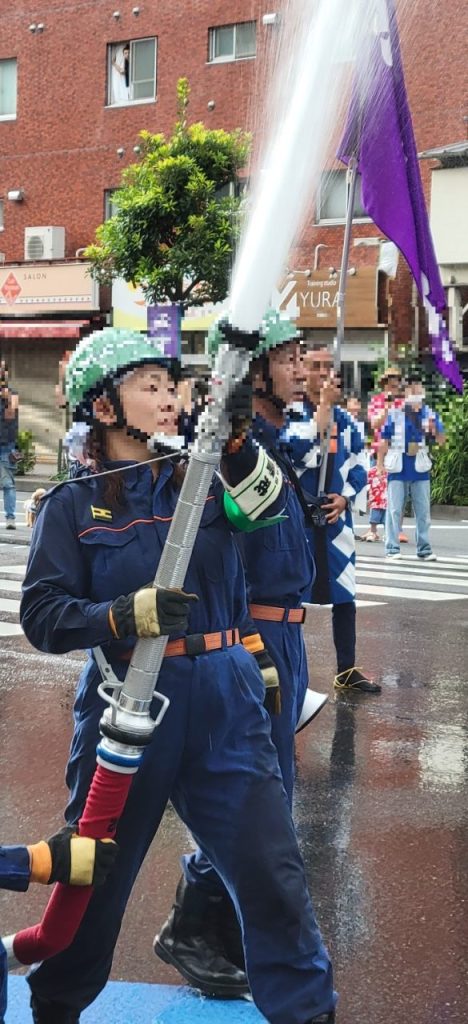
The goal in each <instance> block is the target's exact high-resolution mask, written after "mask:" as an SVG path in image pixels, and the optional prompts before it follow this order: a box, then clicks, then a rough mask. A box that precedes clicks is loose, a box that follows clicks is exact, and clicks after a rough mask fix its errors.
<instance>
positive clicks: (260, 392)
mask: <svg viewBox="0 0 468 1024" xmlns="http://www.w3.org/2000/svg"><path fill="white" fill-rule="evenodd" d="M262 377H263V383H264V385H265V388H264V389H262V388H255V389H254V395H255V397H256V398H263V399H264V400H265V399H267V401H268V402H271V405H272V406H273V407H274V408H275V409H276V411H277V412H279V413H281V415H282V414H283V413H284V410H285V408H286V402H283V399H282V398H280V397H279V396H278V395H275V391H274V387H273V381H272V379H271V376H270V363H269V359H268V355H266V354H265V355H263V356H262Z"/></svg>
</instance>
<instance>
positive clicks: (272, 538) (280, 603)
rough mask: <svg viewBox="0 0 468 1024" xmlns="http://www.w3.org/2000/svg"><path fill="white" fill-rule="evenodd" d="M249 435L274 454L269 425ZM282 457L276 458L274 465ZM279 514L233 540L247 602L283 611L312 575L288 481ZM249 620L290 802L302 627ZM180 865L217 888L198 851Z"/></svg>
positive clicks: (306, 595)
mask: <svg viewBox="0 0 468 1024" xmlns="http://www.w3.org/2000/svg"><path fill="white" fill-rule="evenodd" d="M253 434H254V437H255V438H256V440H257V441H258V442H259V443H260V444H261V445H262V446H263V448H265V449H266V450H267V451H268V454H269V455H271V457H272V458H275V457H278V454H279V453H278V444H279V435H280V431H279V430H278V429H277V428H276V427H275V426H274V425H273V424H271V423H268V421H267V420H265V419H264V417H263V416H256V417H255V420H254V423H253ZM285 457H287V456H280V463H281V462H282V460H283V459H284V458H285ZM283 514H284V515H285V516H287V518H286V519H284V521H283V522H281V523H278V524H277V525H276V526H271V527H268V529H265V530H260V531H256V532H255V533H245V534H241V535H238V536H237V537H236V540H237V543H238V547H239V550H240V552H241V555H242V560H243V563H244V570H245V574H246V579H247V593H248V599H249V603H250V604H257V605H270V606H271V607H282V608H285V609H287V610H289V609H291V608H300V607H301V605H302V603H303V602H304V601H310V600H311V593H312V586H313V582H314V577H315V567H314V560H313V557H312V553H311V549H310V545H309V543H308V540H307V535H306V532H305V526H304V513H303V511H302V509H301V507H300V504H299V501H298V498H297V496H296V494H295V492H294V489H293V487H292V486H291V484H290V483H289V481H288V483H287V485H286V505H285V508H284V513H283ZM253 622H254V624H255V628H256V629H257V630H258V632H259V633H260V634H261V637H262V639H263V642H264V644H265V647H266V648H267V650H268V653H269V654H270V656H271V658H272V659H273V661H274V663H275V665H276V668H277V669H278V674H279V679H280V686H281V713H280V714H279V715H272V716H271V737H272V740H273V743H274V745H275V747H276V750H277V753H278V761H279V765H280V768H281V774H282V776H283V783H284V788H285V790H286V793H287V796H288V800H289V803H290V805H291V806H292V798H293V787H294V768H295V766H294V736H295V729H296V725H297V722H298V720H299V717H300V714H301V711H302V705H303V703H304V697H305V692H306V689H307V685H308V681H309V677H308V670H307V655H306V651H305V644H304V636H303V631H302V625H301V624H300V623H293V622H287V619H286V615H285V618H284V620H283V622H271V621H268V620H265V619H261V620H260V619H255V618H254V619H253ZM183 868H184V873H185V877H186V879H187V881H188V882H189V884H191V885H200V886H202V887H203V889H204V890H205V891H206V892H208V891H209V892H210V893H211V894H214V893H215V892H219V890H220V882H219V878H218V877H217V875H216V872H215V871H214V870H213V868H212V866H211V864H210V862H209V860H208V859H207V857H205V856H204V854H203V853H202V852H201V850H197V851H196V852H195V853H192V854H190V855H188V856H186V857H184V858H183Z"/></svg>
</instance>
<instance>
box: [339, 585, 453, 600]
mask: <svg viewBox="0 0 468 1024" xmlns="http://www.w3.org/2000/svg"><path fill="white" fill-rule="evenodd" d="M356 591H357V593H358V594H375V595H376V596H379V597H405V598H408V599H409V600H412V601H416V600H417V601H466V600H467V598H468V594H453V593H446V592H445V591H443V590H416V589H414V590H408V589H405V588H404V587H377V586H372V585H370V584H367V583H366V584H363V583H358V584H357V585H356Z"/></svg>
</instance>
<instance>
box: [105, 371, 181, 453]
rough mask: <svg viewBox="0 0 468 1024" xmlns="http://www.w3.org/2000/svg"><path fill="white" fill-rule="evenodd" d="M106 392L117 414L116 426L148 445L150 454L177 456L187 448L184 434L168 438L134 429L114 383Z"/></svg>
mask: <svg viewBox="0 0 468 1024" xmlns="http://www.w3.org/2000/svg"><path fill="white" fill-rule="evenodd" d="M106 392H107V394H108V395H109V398H110V400H111V402H112V406H113V409H114V412H115V416H116V422H115V426H116V427H118V428H120V429H121V430H125V431H126V432H127V434H128V435H129V437H133V438H135V440H136V441H141V442H142V443H143V444H146V445H147V447H148V449H149V451H150V452H156V453H161V454H163V455H172V454H174V455H176V454H177V453H178V452H180V450H181V449H182V448H183V447H185V438H184V437H183V435H182V434H175V435H174V437H167V436H166V434H148V433H147V432H146V430H140V428H139V427H133V426H132V424H131V423H128V421H127V420H126V418H125V414H124V411H123V408H122V403H121V401H120V395H119V393H118V391H117V388H116V386H115V384H114V383H113V382H110V383H108V384H107V385H106Z"/></svg>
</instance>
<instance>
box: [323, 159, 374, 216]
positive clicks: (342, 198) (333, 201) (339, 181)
mask: <svg viewBox="0 0 468 1024" xmlns="http://www.w3.org/2000/svg"><path fill="white" fill-rule="evenodd" d="M346 199H347V188H346V171H332V172H331V173H328V174H323V175H322V182H321V185H320V195H319V200H318V211H317V220H318V221H319V222H320V223H323V222H328V223H330V222H333V223H335V224H336V223H337V222H338V223H342V222H343V221H344V220H345V218H346ZM353 216H354V219H355V220H369V219H370V218H369V216H368V214H367V213H366V211H365V209H364V207H363V205H362V200H361V178H360V177H359V178H358V185H357V189H356V199H355V203H354V214H353Z"/></svg>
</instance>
